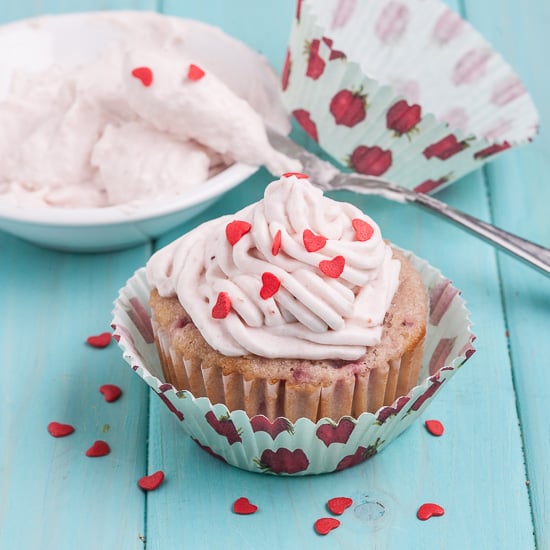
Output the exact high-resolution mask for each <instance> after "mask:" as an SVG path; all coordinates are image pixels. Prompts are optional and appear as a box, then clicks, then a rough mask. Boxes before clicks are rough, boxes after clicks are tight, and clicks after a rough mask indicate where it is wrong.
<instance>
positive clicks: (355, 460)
mask: <svg viewBox="0 0 550 550" xmlns="http://www.w3.org/2000/svg"><path fill="white" fill-rule="evenodd" d="M381 443H382V442H381V441H380V439H377V440H376V441H375V442H374V443H373V444H372V445H369V446H368V447H361V446H360V447H358V448H357V450H356V451H355V453H353V454H352V455H348V456H345V457H344V458H343V459H342V460H340V462H339V463H338V465H337V466H336V471H339V470H344V469H345V468H349V467H350V466H355V465H357V464H360V463H361V462H364V461H365V460H368V459H369V458H372V457H373V456H374V455H375V454H376V453H377V452H378V447H379V446H380V445H381Z"/></svg>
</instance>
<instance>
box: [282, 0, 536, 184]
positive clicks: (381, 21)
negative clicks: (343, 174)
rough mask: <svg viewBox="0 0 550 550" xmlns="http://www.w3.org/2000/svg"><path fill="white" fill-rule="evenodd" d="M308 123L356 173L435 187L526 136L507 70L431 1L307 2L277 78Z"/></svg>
mask: <svg viewBox="0 0 550 550" xmlns="http://www.w3.org/2000/svg"><path fill="white" fill-rule="evenodd" d="M282 80H283V82H282V84H283V90H284V93H283V100H284V102H285V104H286V106H287V109H288V110H289V112H291V113H292V114H293V115H294V118H295V119H296V120H297V122H298V123H299V124H300V125H301V126H302V127H303V128H304V130H305V131H306V132H307V133H308V134H309V135H310V136H311V138H312V139H314V140H315V141H317V142H318V143H319V145H320V146H321V147H322V148H323V149H324V150H325V151H326V152H327V153H329V154H330V155H331V156H332V157H333V158H334V159H335V160H337V161H339V162H340V163H341V164H342V165H344V166H347V167H348V168H350V169H351V170H353V171H356V172H359V173H363V174H366V175H371V176H380V177H383V178H385V179H388V180H390V181H392V182H394V183H396V184H399V185H402V186H404V187H407V188H412V189H415V190H417V191H422V192H430V191H433V190H435V189H441V188H442V187H444V186H446V185H447V184H449V183H450V182H452V181H455V180H457V179H458V178H460V177H461V176H463V175H464V174H466V173H468V172H470V171H472V170H476V169H477V168H479V167H480V166H482V164H483V163H484V162H486V161H487V160H490V159H493V158H494V156H495V155H496V154H498V153H500V152H502V151H505V150H507V149H509V148H511V147H513V146H515V145H518V144H522V143H525V142H528V141H530V140H532V139H533V137H534V136H535V134H536V132H537V127H538V114H537V111H536V108H535V106H534V104H533V102H532V100H531V98H530V96H529V94H528V93H527V91H526V89H525V87H524V86H523V84H522V83H521V81H520V80H519V78H518V77H517V76H516V75H515V74H514V72H513V70H512V68H511V67H510V66H509V65H508V64H507V63H506V62H505V61H504V60H503V59H502V57H501V56H500V55H499V54H498V53H496V52H495V51H494V50H493V49H492V47H491V46H490V44H488V43H487V41H486V40H485V39H484V38H483V37H482V36H481V34H480V33H479V32H477V31H476V30H475V29H474V28H473V27H472V26H471V25H470V24H469V23H467V22H466V21H464V20H462V19H461V18H460V16H459V15H457V14H456V13H454V12H453V11H451V10H450V9H449V8H448V7H446V6H445V5H444V4H443V3H441V2H440V1H439V0H362V1H358V0H315V1H313V0H303V1H301V2H300V1H299V2H298V7H297V11H296V17H295V20H294V23H293V27H292V32H291V36H290V40H289V48H288V52H287V58H286V63H285V68H284V71H283V76H282Z"/></svg>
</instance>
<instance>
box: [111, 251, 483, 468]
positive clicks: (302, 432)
mask: <svg viewBox="0 0 550 550" xmlns="http://www.w3.org/2000/svg"><path fill="white" fill-rule="evenodd" d="M406 255H407V257H408V258H409V259H410V260H411V261H412V262H413V264H414V266H415V267H416V269H418V271H419V272H420V274H421V276H422V279H423V281H424V284H425V285H426V286H427V288H428V292H429V296H430V317H429V322H428V325H427V336H426V343H425V354H424V359H423V362H422V368H421V372H420V375H419V379H418V385H417V386H415V387H414V388H413V389H412V390H411V391H410V392H409V393H408V394H407V395H404V396H401V397H399V398H397V399H396V400H395V402H394V403H393V404H392V405H391V406H385V407H382V408H380V409H379V410H378V411H377V412H376V413H374V414H372V413H363V414H361V415H360V416H359V417H358V418H351V417H342V418H341V419H340V420H339V421H338V422H334V421H333V420H330V419H327V418H324V419H321V420H319V421H318V422H316V423H314V422H312V421H311V420H309V419H306V418H300V419H298V420H297V421H296V422H294V423H293V422H290V421H289V420H288V419H286V418H278V419H276V420H274V421H273V422H271V421H269V420H268V419H267V418H266V417H264V416H262V415H257V416H253V417H249V416H247V414H246V413H245V412H244V411H242V410H236V411H233V412H230V411H228V409H227V407H226V406H225V405H222V404H212V403H211V402H210V401H209V399H208V398H206V397H200V398H195V397H194V396H193V395H192V393H191V392H189V391H177V390H176V389H175V388H174V387H173V386H172V385H171V384H167V383H166V382H165V380H164V378H163V373H162V368H161V365H160V361H159V357H158V353H157V349H156V345H155V341H154V336H153V330H152V326H151V312H150V308H149V305H148V301H149V294H150V291H151V287H150V285H149V284H148V282H147V279H146V276H145V269H144V268H141V269H139V270H138V271H137V272H136V273H135V274H134V276H133V277H132V278H131V279H130V280H129V281H128V282H127V284H126V286H125V287H123V288H122V289H121V290H120V293H119V296H118V298H117V299H116V300H115V305H114V310H113V321H112V326H113V329H114V338H115V339H116V340H117V341H118V344H119V346H120V347H121V349H122V351H123V357H124V359H125V360H126V361H127V362H128V364H129V365H130V366H131V367H132V369H133V370H134V371H135V372H136V373H137V374H138V375H139V376H140V377H141V378H142V379H143V380H144V381H145V382H146V383H147V384H148V385H149V386H150V387H151V388H152V390H153V391H154V392H155V393H156V394H157V395H158V396H159V397H160V398H161V399H162V400H163V402H164V403H165V404H166V406H167V407H168V408H169V409H170V411H171V412H172V413H174V416H175V418H176V421H177V423H178V424H179V425H180V426H181V427H182V428H183V429H184V430H185V431H186V432H187V434H189V435H190V436H191V438H192V439H193V440H194V441H195V442H196V443H197V444H198V445H199V446H200V447H201V448H203V449H204V450H205V451H206V452H208V453H210V454H212V455H213V456H215V457H217V458H219V459H220V460H223V461H225V462H227V463H228V464H231V465H233V466H236V467H238V468H241V469H244V470H249V471H252V472H258V473H269V474H278V475H308V474H321V473H328V472H334V471H338V470H342V469H344V468H347V467H350V466H353V465H355V464H359V463H360V462H363V461H365V460H367V459H368V458H370V457H372V456H373V455H375V454H376V453H378V452H379V451H381V450H382V449H383V448H384V447H386V445H388V444H389V443H390V442H391V441H393V440H394V439H395V438H396V437H397V436H398V435H399V434H401V433H402V432H403V431H404V430H405V429H406V428H407V427H408V426H410V424H411V423H412V422H413V421H414V420H415V419H416V418H418V416H420V415H421V414H422V411H423V410H424V409H425V408H426V407H427V406H428V405H429V403H430V402H431V400H432V399H433V398H434V397H435V395H437V393H438V392H439V391H440V390H441V388H442V387H443V386H444V385H446V382H447V381H448V380H449V378H450V377H451V376H452V375H453V374H454V373H455V372H456V371H457V370H458V369H459V367H460V366H462V364H463V363H464V362H465V361H466V360H467V359H468V358H469V357H470V356H471V355H472V353H474V348H473V345H472V343H473V340H474V336H473V334H472V332H471V331H470V326H471V323H470V319H469V313H468V311H467V309H466V307H465V303H464V300H463V299H462V297H461V296H460V293H459V291H458V290H457V289H456V288H454V287H453V286H452V284H451V282H450V281H449V280H448V279H446V278H445V277H443V276H442V275H441V273H440V272H439V271H438V270H436V269H435V268H433V267H431V266H430V265H429V264H427V263H426V262H425V261H423V260H420V259H418V258H417V257H415V256H414V255H412V254H410V253H406Z"/></svg>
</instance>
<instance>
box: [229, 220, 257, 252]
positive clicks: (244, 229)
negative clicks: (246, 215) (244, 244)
mask: <svg viewBox="0 0 550 550" xmlns="http://www.w3.org/2000/svg"><path fill="white" fill-rule="evenodd" d="M251 229H252V226H251V225H250V224H249V223H248V222H245V221H242V220H234V221H232V222H229V223H228V224H227V226H226V227H225V236H226V237H227V240H228V242H229V244H230V245H231V246H234V245H235V244H237V243H238V242H239V241H240V240H241V237H242V236H243V235H246V234H247V233H248V232H249V231H250V230H251Z"/></svg>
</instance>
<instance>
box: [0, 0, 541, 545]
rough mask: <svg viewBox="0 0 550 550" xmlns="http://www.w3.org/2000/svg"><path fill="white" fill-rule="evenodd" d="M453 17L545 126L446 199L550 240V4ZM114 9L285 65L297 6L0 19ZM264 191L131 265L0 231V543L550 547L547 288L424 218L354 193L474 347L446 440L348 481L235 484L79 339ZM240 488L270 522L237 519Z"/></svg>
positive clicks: (410, 437) (213, 2)
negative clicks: (329, 516) (147, 269)
mask: <svg viewBox="0 0 550 550" xmlns="http://www.w3.org/2000/svg"><path fill="white" fill-rule="evenodd" d="M449 4H450V5H451V6H452V7H454V8H455V9H458V10H460V11H462V13H463V14H464V15H465V16H466V17H467V18H468V19H469V20H470V21H472V22H473V23H474V24H475V25H476V26H477V27H478V28H479V29H480V30H481V31H482V32H483V33H484V34H485V35H486V36H488V37H489V39H490V40H491V41H492V42H493V44H494V45H495V46H496V47H497V49H498V50H499V51H501V52H502V53H503V54H504V56H505V57H506V58H507V59H508V60H509V61H510V62H511V63H512V65H513V66H514V67H515V69H516V70H517V71H518V72H519V74H520V75H521V77H522V78H523V80H524V82H525V83H526V84H527V87H528V88H529V90H530V91H531V93H532V95H533V97H534V99H535V102H536V104H537V106H538V108H539V111H540V114H541V132H540V135H539V136H538V138H537V139H536V140H535V141H534V142H533V143H532V144H530V145H528V146H526V147H523V148H521V149H518V150H517V151H516V150H514V151H511V152H507V153H505V154H504V155H502V156H501V157H499V158H498V159H497V160H496V161H495V162H494V163H493V164H491V165H490V166H489V167H488V168H487V169H485V170H483V171H480V172H478V173H475V174H472V175H470V176H468V177H466V178H464V179H463V180H461V181H460V182H459V183H457V184H456V185H453V186H452V187H450V188H448V189H446V190H444V191H442V192H441V193H440V195H439V196H440V198H441V199H443V200H445V201H447V202H448V203H450V204H451V205H453V206H455V207H458V208H460V209H463V210H466V211H469V212H471V213H473V214H474V215H476V216H478V217H480V218H483V219H486V220H489V221H492V222H494V223H496V224H498V225H500V226H502V227H505V228H507V229H509V230H511V231H514V232H516V233H518V234H520V235H522V236H525V237H527V238H530V239H532V240H534V241H537V242H540V243H542V244H545V245H546V246H550V223H549V221H548V205H549V204H550V133H549V130H548V127H549V126H550V100H549V97H550V94H549V91H550V89H549V86H548V83H549V79H548V76H547V70H546V66H547V56H548V52H549V51H550V33H548V29H549V28H550V8H549V6H548V3H547V2H546V0H528V1H525V2H522V3H521V5H520V4H519V3H518V2H514V1H512V0H500V1H499V0H485V1H484V2H475V1H474V0H465V1H464V2H461V3H458V2H449ZM114 8H124V9H128V8H136V9H150V10H158V11H163V12H165V13H170V14H175V15H180V16H185V17H191V18H197V19H201V20H204V21H206V22H209V23H213V24H215V25H218V26H220V27H222V28H224V29H225V30H226V31H227V32H229V33H231V34H233V35H234V36H236V37H237V38H240V39H241V40H243V41H245V42H246V43H248V44H249V45H251V46H252V47H253V48H255V49H257V50H258V51H262V52H263V53H264V54H265V55H266V56H267V57H268V58H269V59H270V61H271V62H272V64H273V65H274V66H275V67H276V68H278V69H280V67H281V66H282V59H283V56H284V51H285V46H286V37H287V32H288V26H289V21H290V18H291V17H292V13H293V10H294V2H293V0H284V1H275V0H271V1H267V2H254V1H253V0H238V1H233V2H223V1H221V0H203V1H201V2H180V1H177V0H165V1H164V2H154V1H147V0H124V1H123V0H120V1H115V0H103V1H101V2H100V1H93V0H88V1H84V0H78V1H77V0H73V1H71V2H68V1H64V2H61V1H55V2H54V1H53V0H49V1H42V2H34V1H32V0H20V1H19V2H17V3H15V2H12V3H9V4H8V3H4V4H2V5H1V6H0V21H2V22H4V21H11V20H14V19H17V18H22V17H27V16H31V15H37V14H40V13H59V12H65V11H71V10H72V11H84V10H92V9H114ZM0 70H1V68H0ZM0 131H1V129H0ZM297 137H301V136H300V135H299V134H297ZM269 180H270V176H269V175H268V174H267V172H265V171H264V170H261V171H259V172H258V173H257V174H256V175H255V176H253V177H252V178H250V179H249V180H248V181H247V182H245V183H244V184H243V185H241V186H240V187H238V188H236V189H234V190H233V191H231V192H230V193H229V194H228V195H227V196H226V198H225V199H224V200H223V201H220V202H218V203H216V204H215V205H213V206H212V207H211V208H209V210H208V211H206V212H204V213H203V214H201V215H200V216H199V217H198V218H196V219H194V220H193V221H192V222H190V223H188V224H186V225H185V226H183V227H181V228H179V229H178V230H177V231H173V232H171V233H170V234H168V235H166V236H164V237H163V238H161V239H160V240H159V241H158V242H156V243H150V244H147V245H144V246H139V247H136V248H133V249H130V250H125V251H122V252H116V253H111V254H98V255H76V254H68V253H59V252H54V251H49V250H42V249H39V248H37V247H34V246H32V245H29V244H26V243H24V242H22V241H20V240H18V239H15V238H13V237H11V236H8V235H5V234H0V253H1V256H0V258H1V260H0V305H1V310H2V320H1V321H0V369H1V370H0V372H1V373H2V378H1V383H0V548H10V549H11V548H14V549H15V548H17V549H22V550H27V549H29V550H31V549H39V548H46V549H50V548H51V549H56V550H69V549H70V550H72V549H75V548H79V549H80V550H86V549H88V548H89V549H92V548H93V549H97V548H113V549H114V548H116V549H133V548H144V547H145V545H146V547H147V548H148V549H166V548H208V549H210V548H224V549H247V548H266V549H268V548H269V549H271V548H274V549H281V548H285V549H287V548H288V549H292V548H345V549H359V548H379V549H384V550H385V549H389V550H391V549H400V550H402V549H425V548H426V549H432V548H437V549H439V548H445V549H464V548H468V549H470V548H472V549H477V548H484V549H485V548H486V549H499V550H500V549H533V548H540V549H547V548H550V527H549V526H550V468H549V467H548V464H550V422H549V421H548V413H547V410H548V407H547V403H548V402H549V401H550V369H549V368H548V367H549V366H550V361H549V357H550V323H549V321H550V316H549V307H550V286H549V285H550V282H549V281H548V279H546V278H544V277H543V276H542V275H539V274H537V273H535V272H533V271H531V270H530V269H529V268H528V267H526V266H523V265H521V264H519V263H518V262H516V261H514V260H512V259H509V258H507V257H503V256H502V255H501V254H498V253H496V252H495V251H494V250H493V249H492V248H491V247H489V246H488V245H486V244H484V243H481V242H480V241H477V240H476V239H474V238H473V237H471V236H467V235H466V234H464V233H463V232H461V231H460V230H458V229H456V228H454V227H452V226H451V225H449V224H447V223H446V222H444V221H443V220H439V219H436V218H434V217H432V216H430V215H429V214H427V213H424V212H421V211H419V210H417V209H415V208H413V207H410V206H406V205H400V204H393V203H389V202H386V201H384V200H383V199H378V198H365V197H361V198H359V197H354V196H352V195H350V194H347V195H343V196H342V198H346V199H348V200H353V201H354V202H356V203H357V204H358V205H359V206H361V208H363V209H364V210H365V211H367V212H368V213H370V214H372V216H373V217H374V218H375V219H376V220H377V221H379V223H380V225H381V226H382V227H383V229H384V232H385V235H386V236H387V237H388V238H390V239H391V240H392V241H394V242H396V243H397V244H399V245H400V246H402V247H404V248H408V249H411V250H414V251H415V252H416V253H417V254H418V255H420V256H423V257H425V258H426V259H427V260H429V261H430V262H431V263H433V264H434V265H436V266H438V267H439V268H440V269H441V270H442V271H443V272H444V273H445V274H446V275H447V276H448V277H450V278H451V279H452V280H453V281H454V283H455V284H456V286H458V287H459V288H460V289H461V290H462V291H463V296H464V297H465V299H466V300H467V303H468V307H469V309H470V310H471V312H472V318H473V321H474V323H475V327H474V330H475V333H476V334H477V336H478V339H477V342H476V347H477V349H478V351H477V353H476V354H475V355H474V357H473V358H472V359H471V360H470V362H469V363H468V364H467V366H465V368H464V369H462V371H461V372H460V373H459V374H457V376H456V377H455V378H454V379H453V381H452V383H451V384H450V385H449V387H448V388H447V389H446V391H444V392H442V394H441V395H440V397H438V398H437V400H436V401H435V402H434V403H433V404H432V405H431V406H430V408H429V409H428V410H427V411H426V413H425V415H424V416H425V418H428V417H433V418H439V419H440V420H441V421H443V422H444V424H445V428H446V432H445V435H444V436H443V437H442V438H439V439H436V438H433V437H431V436H429V434H427V433H426V431H425V430H424V428H423V425H422V423H420V422H418V423H416V424H415V425H413V426H412V427H411V428H410V429H409V430H408V431H407V432H406V433H405V434H403V435H402V436H401V437H400V438H399V439H398V440H397V441H395V442H394V443H393V444H392V445H391V446H389V447H388V448H387V449H386V450H385V451H384V452H383V453H381V454H380V455H378V456H376V457H375V458H373V459H372V460H370V461H368V462H367V463H365V464H363V465H360V466H357V467H355V468H352V469H349V470H346V471H343V472H340V473H338V474H333V475H326V476H319V477H314V478H303V479H278V478H274V477H267V476H261V475H257V474H251V473H246V472H241V471H239V470H237V469H234V468H231V467H228V466H226V465H223V464H221V463H219V462H218V461H216V460H214V459H212V458H211V457H209V456H208V455H206V454H205V453H203V452H202V451H201V450H200V449H198V448H197V447H196V446H195V445H194V444H193V443H192V442H191V441H190V440H189V438H187V436H185V435H184V433H183V431H182V430H181V429H180V428H179V427H178V426H177V425H176V422H175V420H174V419H173V418H172V415H170V414H169V413H168V411H167V410H166V409H165V407H164V406H163V405H162V403H160V401H159V400H157V399H156V398H155V399H151V398H150V394H149V391H148V390H147V388H146V386H145V385H144V384H143V383H142V382H141V381H140V380H139V379H138V377H136V376H135V375H134V374H133V373H132V372H131V370H130V369H129V368H127V366H126V364H125V363H124V361H123V360H122V359H121V357H120V353H119V352H118V349H117V348H116V346H114V345H112V346H111V347H109V348H107V349H105V350H96V349H91V348H89V347H87V346H85V344H84V340H85V338H86V336H88V335H90V334H94V333H98V332H101V331H103V330H106V329H108V325H109V322H110V310H111V302H112V300H113V299H114V297H115V296H116V294H117V291H118V288H119V287H120V286H122V285H123V283H124V281H125V280H126V279H127V278H128V277H129V276H130V275H131V274H132V273H133V271H134V270H135V269H136V268H137V267H139V266H141V265H143V264H144V263H145V261H146V259H147V258H148V257H149V255H150V254H151V252H152V250H153V249H154V248H157V247H159V246H162V245H163V244H165V243H167V242H169V241H170V240H171V239H173V238H174V237H175V236H177V235H178V234H180V233H181V232H182V231H185V230H188V229H190V228H191V227H193V226H195V225H197V224H198V223H200V222H201V221H203V220H206V219H208V218H211V217H214V216H218V215H220V214H222V213H227V212H232V211H235V210H236V209H238V208H240V207H241V206H243V205H244V204H247V203H249V202H250V201H253V200H256V199H258V198H259V197H260V196H261V194H262V191H263V188H264V187H265V185H266V183H267V182H268V181H269ZM104 383H116V384H118V385H120V386H121V387H122V388H123V391H124V395H123V397H122V399H121V400H120V401H117V402H116V403H112V404H106V403H105V402H104V401H103V399H102V396H101V395H100V394H99V392H98V388H99V386H100V385H101V384H104ZM50 420H58V421H62V422H70V423H72V424H74V425H75V426H76V432H75V434H74V435H73V436H71V437H69V438H66V439H53V438H51V437H50V436H49V435H48V433H47V431H46V425H47V423H48V422H49V421H50ZM95 439H105V440H106V441H108V442H109V443H110V444H111V446H112V453H111V454H110V455H109V456H108V457H105V458H101V459H89V458H87V457H85V456H84V452H85V450H86V449H87V448H88V446H89V445H90V444H91V443H92V442H93V441H94V440H95ZM158 469H163V470H164V471H165V472H166V476H167V478H166V482H165V483H164V485H163V486H162V487H161V488H160V489H159V490H158V491H155V492H152V493H149V494H147V495H146V494H144V493H143V492H142V491H140V490H139V489H138V488H137V485H136V482H137V480H138V479H139V477H140V476H141V475H144V474H145V473H146V472H153V471H155V470H158ZM241 495H245V496H248V497H249V498H250V499H251V500H252V501H253V502H255V503H256V504H258V505H259V506H260V511H259V512H258V513H257V514H255V515H254V516H249V517H237V516H235V515H234V514H232V513H231V504H232V502H233V501H234V500H235V499H236V498H237V497H239V496H241ZM340 495H342V496H350V497H352V498H353V499H354V501H355V503H356V507H355V508H354V509H353V510H352V511H349V512H348V513H347V514H346V515H345V516H343V518H342V526H341V527H340V528H339V529H338V530H336V531H334V532H332V533H331V534H330V535H329V536H327V537H324V538H321V537H319V536H318V535H316V534H315V532H314V531H313V522H314V521H315V519H316V518H318V517H320V516H322V515H326V510H325V508H324V502H326V500H327V499H328V498H330V497H333V496H340ZM425 501H434V502H438V503H440V504H441V505H443V506H444V507H445V509H446V514H445V516H443V517H441V518H435V519H433V520H430V521H428V522H420V521H419V520H418V519H416V516H415V513H416V509H417V507H418V506H419V505H420V504H421V503H422V502H425ZM145 541H146V542H145Z"/></svg>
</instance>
